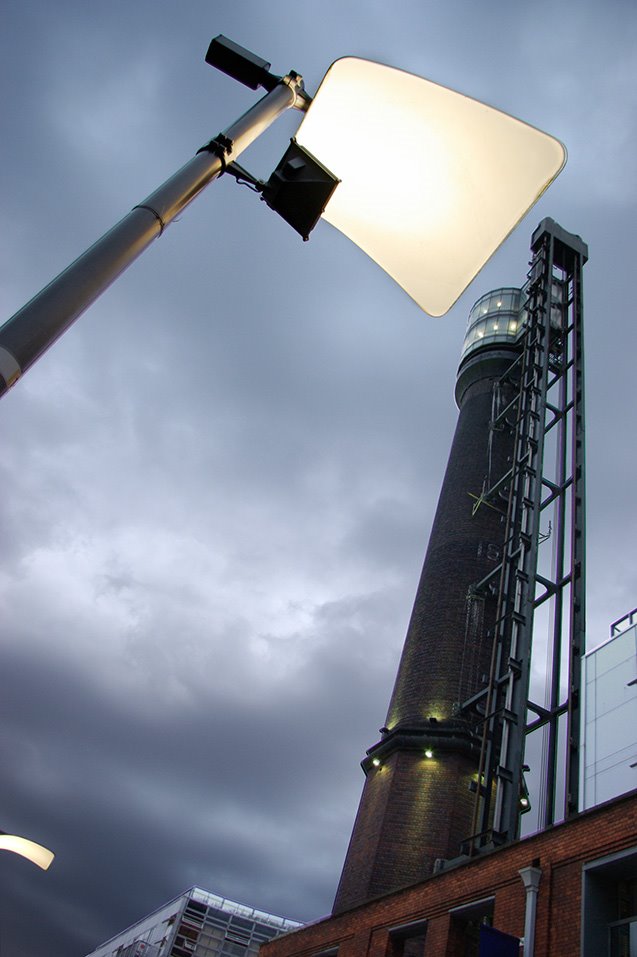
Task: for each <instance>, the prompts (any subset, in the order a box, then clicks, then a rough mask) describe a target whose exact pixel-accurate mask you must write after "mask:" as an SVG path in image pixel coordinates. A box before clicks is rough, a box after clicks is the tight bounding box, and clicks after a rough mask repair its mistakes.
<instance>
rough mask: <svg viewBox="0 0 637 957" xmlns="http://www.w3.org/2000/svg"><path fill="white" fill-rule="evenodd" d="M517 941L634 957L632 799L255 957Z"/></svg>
mask: <svg viewBox="0 0 637 957" xmlns="http://www.w3.org/2000/svg"><path fill="white" fill-rule="evenodd" d="M523 877H524V880H523ZM525 884H527V885H528V889H527V888H526V887H525ZM534 887H536V888H537V895H536V893H535V889H534ZM489 925H491V926H492V927H493V928H495V931H490V930H487V928H488V927H489ZM498 931H499V932H500V933H498ZM481 937H482V940H481V939H480V938H481ZM522 938H526V940H525V949H524V953H525V957H530V955H531V954H533V955H534V957H633V955H634V954H636V953H637V791H632V792H631V793H629V794H627V795H624V796H622V797H620V798H616V799H615V800H613V801H610V802H608V803H606V804H602V805H599V806H598V807H595V808H592V809H590V810H588V811H585V812H583V813H581V814H580V815H578V816H577V817H575V818H571V819H570V820H569V821H565V822H562V823H561V824H556V825H554V826H553V827H551V828H549V829H547V830H545V831H542V832H540V833H538V834H534V835H533V836H531V837H527V838H524V839H521V840H519V841H516V842H514V843H513V844H510V845H508V846H507V847H502V848H498V849H497V850H494V851H492V852H490V853H486V854H484V855H480V856H479V857H475V858H473V859H470V860H468V859H467V860H465V861H464V862H463V861H460V860H459V861H457V862H456V863H455V864H454V865H453V866H451V867H450V868H449V869H447V870H445V871H443V872H442V873H439V874H434V875H433V876H431V877H430V878H428V879H426V880H424V881H421V882H419V883H417V884H414V885H413V886H411V887H407V888H404V889H403V890H400V891H396V892H394V893H390V894H386V895H384V896H381V897H378V898H377V899H376V900H372V901H369V902H368V903H367V904H364V905H361V906H359V907H354V908H352V909H351V910H348V911H346V912H344V913H341V914H338V915H335V916H333V917H327V918H325V919H323V920H319V921H317V922H315V923H313V924H310V925H308V926H306V927H303V928H301V929H300V930H298V931H295V932H293V933H290V934H286V935H285V936H284V937H281V938H279V939H278V940H276V941H273V942H272V943H268V944H265V945H264V946H263V947H262V949H261V953H260V957H319V955H320V957H336V955H338V957H403V955H404V957H474V955H476V957H477V955H478V954H480V955H482V954H485V955H486V954H494V955H495V954H503V955H504V954H506V955H516V957H517V954H518V953H519V940H520V939H522ZM480 948H482V949H480ZM506 948H508V949H506Z"/></svg>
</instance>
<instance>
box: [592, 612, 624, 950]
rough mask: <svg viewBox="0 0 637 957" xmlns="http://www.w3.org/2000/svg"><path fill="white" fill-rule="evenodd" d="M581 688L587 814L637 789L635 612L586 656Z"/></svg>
mask: <svg viewBox="0 0 637 957" xmlns="http://www.w3.org/2000/svg"><path fill="white" fill-rule="evenodd" d="M582 684H583V689H584V711H583V722H584V728H583V730H584V733H583V735H582V741H583V743H582V760H581V768H582V780H581V788H580V794H581V804H582V810H585V809H586V808H589V807H593V806H594V805H596V804H601V803H602V802H603V801H609V800H610V799H611V798H614V797H617V796H618V795H620V794H625V793H626V792H627V791H631V790H633V788H637V609H635V610H634V611H632V612H630V614H628V615H626V616H625V617H624V618H620V619H619V621H616V622H615V623H614V624H613V625H611V628H610V638H608V640H607V641H605V642H604V643H603V644H601V645H599V646H598V647H597V648H594V649H593V650H592V651H589V652H588V654H586V655H585V656H584V670H583V674H582ZM636 933H637V930H636ZM631 953H632V951H631Z"/></svg>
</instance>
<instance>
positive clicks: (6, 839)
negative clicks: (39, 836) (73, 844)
mask: <svg viewBox="0 0 637 957" xmlns="http://www.w3.org/2000/svg"><path fill="white" fill-rule="evenodd" d="M0 851H13V853H14V854H19V855H20V856H21V857H26V859H27V860H29V861H31V863H33V864H37V866H38V867H41V868H42V870H43V871H46V870H48V868H49V867H50V866H51V861H52V860H53V858H54V857H55V855H54V853H53V851H50V850H49V849H48V847H43V845H42V844H36V842H35V841H29V840H28V838H26V837H19V836H18V835H17V834H2V833H0Z"/></svg>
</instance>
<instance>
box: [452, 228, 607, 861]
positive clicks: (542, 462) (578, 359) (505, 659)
mask: <svg viewBox="0 0 637 957" xmlns="http://www.w3.org/2000/svg"><path fill="white" fill-rule="evenodd" d="M531 253H532V259H531V264H530V270H529V273H528V281H527V284H526V286H525V292H526V301H525V305H524V311H525V313H526V316H525V320H524V332H523V334H522V337H521V352H520V354H519V356H518V358H516V360H515V361H514V362H512V364H511V366H510V368H509V369H508V370H507V372H506V373H505V375H504V376H503V377H502V379H501V380H500V383H499V385H504V383H505V382H508V383H515V384H516V394H515V397H514V399H513V400H512V401H510V402H509V403H508V404H506V406H505V407H504V408H500V409H496V411H495V412H494V417H493V420H492V423H491V427H492V428H493V429H508V430H510V431H511V432H512V443H513V449H514V451H513V456H512V461H511V463H510V468H508V470H507V471H506V473H505V474H504V475H501V476H499V477H498V478H497V479H496V481H494V483H493V484H492V486H491V488H490V489H489V490H488V491H487V492H486V493H485V494H484V495H483V496H482V499H483V501H484V502H486V503H487V504H491V505H493V506H495V507H497V508H498V509H500V510H501V511H502V513H503V516H505V517H504V518H503V523H504V536H503V546H502V553H501V555H500V558H499V561H498V563H497V564H496V565H495V566H494V568H493V570H492V571H491V572H490V573H489V575H488V576H487V577H485V578H484V579H483V580H482V581H480V582H479V583H477V585H476V586H475V593H476V594H478V595H479V594H484V595H486V594H491V595H494V594H496V595H497V613H496V622H495V627H494V631H493V634H492V636H491V637H492V656H491V666H490V673H489V675H488V676H485V679H486V680H485V684H484V687H483V688H482V689H481V690H480V691H479V692H478V693H477V694H476V695H474V696H472V698H471V699H469V700H468V701H465V702H464V703H463V705H462V708H461V711H462V713H463V714H464V715H465V716H467V717H470V718H471V719H472V720H473V721H474V723H475V724H477V725H478V726H479V728H480V732H479V733H480V737H481V753H480V762H479V768H478V773H477V776H476V781H475V792H476V800H475V811H474V819H473V827H472V831H473V833H472V834H471V835H470V836H469V837H468V839H467V842H466V844H465V846H464V848H463V850H464V851H465V852H466V853H468V854H476V853H478V852H479V851H480V850H483V849H486V848H489V847H493V846H494V845H500V844H503V843H507V842H509V841H512V840H515V839H516V838H517V837H518V836H519V833H520V814H521V812H523V811H524V810H526V809H527V806H528V796H527V792H526V784H525V781H524V772H525V770H527V766H526V765H525V764H524V761H525V745H526V741H527V738H528V736H529V735H531V734H534V733H535V732H539V733H540V734H539V736H540V737H541V739H542V756H541V757H540V756H539V755H538V760H537V766H535V767H534V768H533V774H534V776H536V785H537V786H536V788H535V790H537V791H538V795H539V796H538V798H537V803H536V806H535V812H536V813H537V823H538V828H539V829H542V828H544V827H547V826H549V825H550V824H552V823H553V822H554V821H556V820H561V819H563V818H564V817H568V816H570V815H571V814H573V813H575V811H576V810H577V794H578V784H579V769H578V754H579V693H580V660H581V655H582V653H583V651H584V625H585V592H584V589H585V555H584V546H585V535H584V506H585V497H584V478H585V475H584V349H583V323H582V268H583V265H584V263H585V262H586V260H587V258H588V250H587V247H586V244H585V243H583V242H582V240H581V239H580V238H579V237H578V236H574V235H572V234H570V233H567V232H566V231H565V230H563V229H562V228H561V227H560V226H558V225H557V224H556V223H555V222H554V221H553V220H551V219H545V220H543V221H542V223H540V225H539V226H538V228H537V230H536V231H535V233H534V234H533V237H532V242H531ZM496 388H497V386H496ZM501 392H502V393H504V392H505V390H504V389H502V390H501ZM543 650H545V651H546V661H545V662H543V663H539V662H538V658H539V656H540V654H541V652H542V651H543ZM536 686H537V687H536ZM538 697H543V700H542V701H541V702H540V701H539V700H534V699H535V698H538ZM535 740H537V736H536V737H535ZM535 750H536V751H537V750H538V749H537V748H536V749H535Z"/></svg>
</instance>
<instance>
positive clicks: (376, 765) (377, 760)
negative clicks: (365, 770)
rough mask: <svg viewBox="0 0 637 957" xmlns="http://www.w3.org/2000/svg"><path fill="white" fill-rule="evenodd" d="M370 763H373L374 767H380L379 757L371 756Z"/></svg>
mask: <svg viewBox="0 0 637 957" xmlns="http://www.w3.org/2000/svg"><path fill="white" fill-rule="evenodd" d="M372 764H373V765H374V767H375V768H379V767H380V758H372Z"/></svg>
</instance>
